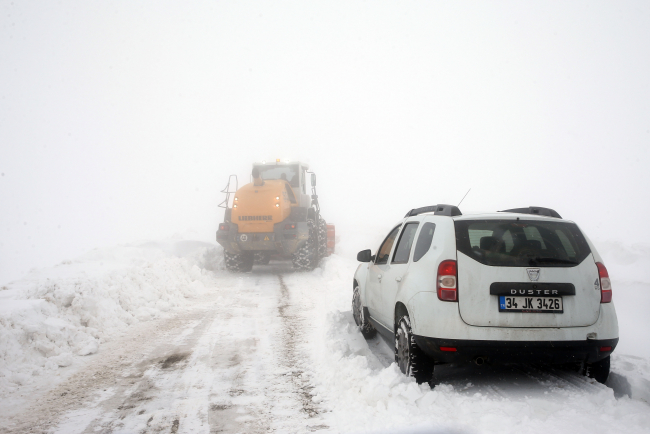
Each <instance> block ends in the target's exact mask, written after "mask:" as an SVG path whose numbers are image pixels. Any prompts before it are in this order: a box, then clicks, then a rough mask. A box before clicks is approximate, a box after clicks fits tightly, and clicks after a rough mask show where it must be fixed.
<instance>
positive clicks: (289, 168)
mask: <svg viewBox="0 0 650 434" xmlns="http://www.w3.org/2000/svg"><path fill="white" fill-rule="evenodd" d="M253 168H254V169H257V170H259V173H260V177H261V178H262V179H263V180H265V181H267V180H285V181H287V182H288V183H289V185H291V188H292V189H293V191H294V192H295V193H296V196H297V197H299V198H300V199H299V204H300V205H299V206H303V207H305V206H306V207H308V206H310V204H311V198H310V196H309V194H308V193H307V187H308V186H307V182H308V181H307V170H308V169H309V165H308V164H305V163H300V162H297V161H280V160H276V161H274V162H265V161H263V162H261V163H254V164H253Z"/></svg>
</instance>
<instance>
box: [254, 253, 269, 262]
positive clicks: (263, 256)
mask: <svg viewBox="0 0 650 434" xmlns="http://www.w3.org/2000/svg"><path fill="white" fill-rule="evenodd" d="M270 261H271V252H269V251H264V250H260V251H258V252H255V253H254V254H253V263H254V264H255V265H268V263H269V262H270Z"/></svg>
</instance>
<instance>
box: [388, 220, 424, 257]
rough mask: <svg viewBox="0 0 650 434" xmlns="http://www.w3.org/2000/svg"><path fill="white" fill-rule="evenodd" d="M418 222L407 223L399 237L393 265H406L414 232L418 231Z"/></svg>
mask: <svg viewBox="0 0 650 434" xmlns="http://www.w3.org/2000/svg"><path fill="white" fill-rule="evenodd" d="M419 224H420V223H419V222H411V223H407V224H406V226H404V229H403V230H402V233H401V234H400V236H399V241H398V242H397V247H395V254H394V255H393V262H392V263H393V264H406V263H407V262H408V261H409V256H410V255H411V247H413V240H414V239H415V232H417V230H418V225H419Z"/></svg>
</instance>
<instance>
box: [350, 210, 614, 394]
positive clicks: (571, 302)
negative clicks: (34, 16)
mask: <svg viewBox="0 0 650 434" xmlns="http://www.w3.org/2000/svg"><path fill="white" fill-rule="evenodd" d="M357 259H358V260H359V261H360V262H362V264H360V265H359V267H358V268H357V271H356V273H355V275H354V283H353V288H354V293H353V299H352V312H353V314H354V319H355V321H356V323H357V325H358V326H359V328H360V329H361V332H362V333H363V334H364V336H366V337H370V336H372V335H373V334H374V333H375V331H379V332H380V333H381V334H382V335H384V336H386V337H388V338H389V339H391V340H392V339H394V341H395V361H396V362H397V364H398V365H399V367H400V369H401V371H402V372H403V373H405V374H406V375H410V376H413V377H415V379H416V380H417V381H418V382H419V383H422V382H428V381H430V380H431V378H432V375H433V367H434V365H437V364H443V363H459V362H468V361H473V362H475V363H477V364H482V363H486V362H487V363H492V362H532V361H534V362H536V363H548V364H573V365H574V366H576V367H577V366H579V367H580V369H581V370H582V372H583V373H584V374H585V375H588V376H590V377H592V378H595V379H596V380H597V381H599V382H601V383H604V382H605V381H606V380H607V376H608V375H609V360H610V358H609V356H610V354H611V353H612V351H613V350H614V348H615V347H616V344H617V343H618V323H617V319H616V311H615V309H614V304H613V303H612V302H611V301H612V288H611V283H610V280H609V275H608V274H607V269H606V268H605V266H604V265H603V261H602V259H601V257H600V255H599V254H598V252H597V251H596V248H595V247H594V246H593V244H592V243H591V242H590V241H589V239H588V238H587V237H586V236H585V235H584V234H583V233H582V231H581V230H580V229H579V228H578V225H576V224H575V223H573V222H571V221H567V220H562V218H561V217H560V215H559V214H558V213H557V212H555V211H553V210H551V209H548V208H540V207H529V208H519V209H511V210H507V211H502V212H499V213H491V214H477V215H467V216H463V215H461V212H460V210H459V209H458V208H457V207H455V206H451V205H435V206H429V207H424V208H418V209H413V210H411V211H409V212H408V213H407V214H406V217H405V218H404V219H403V220H402V221H401V222H400V223H399V224H397V225H396V226H395V227H394V228H393V229H392V230H391V231H390V232H389V234H388V236H386V238H385V240H384V241H383V242H382V244H381V246H380V247H379V250H378V252H377V254H376V255H372V254H371V251H370V250H364V251H361V252H359V254H358V256H357Z"/></svg>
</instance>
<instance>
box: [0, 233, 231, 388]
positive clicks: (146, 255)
mask: <svg viewBox="0 0 650 434" xmlns="http://www.w3.org/2000/svg"><path fill="white" fill-rule="evenodd" d="M216 252H217V249H216V248H214V247H212V245H210V244H207V243H202V242H197V241H184V240H177V241H166V242H147V243H141V244H138V245H131V246H120V247H115V248H110V249H102V250H94V251H92V252H90V253H88V254H87V255H85V256H83V257H81V258H79V259H78V260H76V261H65V262H64V263H62V264H60V265H58V266H56V267H53V268H50V269H44V270H39V271H33V272H32V273H31V274H30V275H28V276H27V278H25V279H23V280H21V281H19V282H15V283H12V284H10V285H8V286H7V287H5V288H4V290H2V291H0V397H3V396H5V395H6V394H8V393H10V392H12V391H13V390H15V389H16V388H17V387H18V386H21V385H25V384H29V383H31V382H32V380H33V377H36V376H43V375H48V374H51V373H53V372H54V371H56V370H57V369H58V368H60V367H66V366H69V365H71V364H72V363H73V361H74V360H75V357H76V356H85V355H89V354H94V353H96V352H97V351H98V349H99V347H100V345H101V344H102V343H103V342H105V341H107V340H108V339H110V338H111V337H112V336H114V335H115V334H117V333H119V332H121V331H123V330H125V329H126V328H127V327H129V326H130V325H132V324H134V323H137V322H140V321H147V320H150V319H152V318H156V317H159V316H160V315H165V314H166V313H167V312H169V311H170V310H172V309H174V308H177V307H179V306H182V305H184V304H185V303H187V300H186V299H187V298H191V297H194V296H196V295H199V294H201V293H203V292H204V291H205V290H206V286H205V283H207V282H208V280H206V279H204V275H205V274H206V273H208V271H206V269H205V268H211V269H218V268H219V267H220V262H219V261H220V258H221V255H218V254H217V253H216Z"/></svg>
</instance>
